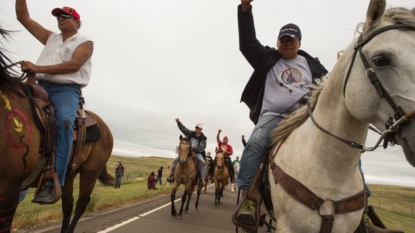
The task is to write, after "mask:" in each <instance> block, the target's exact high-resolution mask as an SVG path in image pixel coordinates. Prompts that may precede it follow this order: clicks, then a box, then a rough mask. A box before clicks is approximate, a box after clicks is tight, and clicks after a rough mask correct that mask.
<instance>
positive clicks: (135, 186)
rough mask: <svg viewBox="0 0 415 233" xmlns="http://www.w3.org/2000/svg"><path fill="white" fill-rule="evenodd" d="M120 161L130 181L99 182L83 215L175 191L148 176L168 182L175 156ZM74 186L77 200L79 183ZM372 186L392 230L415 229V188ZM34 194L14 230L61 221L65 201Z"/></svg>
mask: <svg viewBox="0 0 415 233" xmlns="http://www.w3.org/2000/svg"><path fill="white" fill-rule="evenodd" d="M120 160H121V161H123V163H124V165H125V166H126V167H127V168H126V169H125V173H126V174H128V181H124V182H123V183H122V185H121V188H120V189H114V188H113V187H104V186H102V185H101V184H100V183H99V182H97V184H96V185H95V189H94V191H93V192H92V195H91V202H90V204H89V205H88V207H87V210H86V212H85V213H84V215H83V217H85V216H89V215H94V214H96V213H98V212H102V211H108V210H111V209H115V208H119V207H122V206H125V205H129V204H134V203H138V202H140V201H143V200H147V199H150V198H154V197H156V196H158V195H165V194H169V193H171V186H169V185H166V186H164V187H163V189H160V186H159V185H158V186H157V187H158V188H159V190H148V189H147V179H146V178H147V176H148V175H149V174H150V173H151V172H152V171H154V172H157V170H158V169H159V168H160V166H163V167H164V170H163V179H164V181H165V179H166V177H167V176H168V174H169V171H168V169H167V167H168V165H169V164H170V163H171V162H172V161H173V159H169V158H160V157H140V158H136V157H121V156H115V155H113V156H111V158H110V160H109V161H108V165H107V169H108V172H109V173H110V174H114V173H115V165H116V164H117V163H118V161H120ZM74 186H75V189H74V198H75V201H76V199H77V195H78V183H76V184H75V185H74ZM181 188H183V186H181ZM369 188H370V189H371V191H372V196H371V197H370V198H369V204H370V205H373V206H374V207H375V211H376V213H377V214H378V215H379V216H380V218H381V219H382V221H383V222H384V223H385V225H386V226H387V227H388V228H389V229H399V230H403V231H405V232H407V233H410V232H414V231H413V229H415V188H408V187H397V186H385V185H369ZM33 194H34V189H30V190H29V192H28V195H27V196H26V198H25V200H24V201H23V202H22V203H21V204H20V205H19V207H18V209H17V211H16V215H15V218H14V221H13V229H14V230H18V229H26V230H30V229H33V228H38V227H44V226H47V225H50V224H56V223H59V222H61V219H62V214H61V202H60V201H59V202H58V203H56V204H54V205H38V204H33V203H31V202H30V201H31V200H32V199H33Z"/></svg>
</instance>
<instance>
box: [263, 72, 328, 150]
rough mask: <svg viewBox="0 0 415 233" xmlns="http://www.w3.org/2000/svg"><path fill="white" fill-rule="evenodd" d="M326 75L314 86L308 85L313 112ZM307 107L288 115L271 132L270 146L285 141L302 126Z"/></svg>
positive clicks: (304, 106)
mask: <svg viewBox="0 0 415 233" xmlns="http://www.w3.org/2000/svg"><path fill="white" fill-rule="evenodd" d="M327 78H328V75H326V76H324V77H323V78H321V79H319V81H318V82H316V84H312V85H309V88H310V89H312V90H313V91H312V94H311V97H310V101H309V102H310V108H311V110H314V107H315V106H316V104H317V100H318V98H319V96H320V93H321V90H322V89H323V87H324V83H325V81H326V80H327ZM308 117H309V115H308V106H307V105H303V106H302V107H300V108H299V109H297V110H296V111H294V112H293V113H291V114H290V115H288V116H287V117H286V118H285V119H284V120H282V121H281V122H280V123H279V124H278V126H277V127H276V128H275V129H273V130H272V132H271V146H274V145H276V144H277V143H278V142H279V141H283V140H285V139H286V138H287V137H288V136H289V135H290V134H291V133H292V132H293V131H294V130H295V129H296V128H298V127H299V126H300V125H302V124H303V123H304V122H305V121H306V120H307V119H308Z"/></svg>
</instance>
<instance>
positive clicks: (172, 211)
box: [170, 186, 177, 217]
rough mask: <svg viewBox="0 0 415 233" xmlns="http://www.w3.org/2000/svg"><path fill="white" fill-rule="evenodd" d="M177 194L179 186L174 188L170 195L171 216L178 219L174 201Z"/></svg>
mask: <svg viewBox="0 0 415 233" xmlns="http://www.w3.org/2000/svg"><path fill="white" fill-rule="evenodd" d="M176 192H177V186H174V188H173V190H172V191H171V194H170V201H171V216H173V217H176V215H177V211H176V207H175V206H174V200H175V199H176Z"/></svg>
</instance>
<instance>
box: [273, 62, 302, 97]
mask: <svg viewBox="0 0 415 233" xmlns="http://www.w3.org/2000/svg"><path fill="white" fill-rule="evenodd" d="M278 81H279V83H280V85H281V86H283V85H284V86H286V87H287V88H288V90H289V91H290V93H291V92H292V91H293V87H300V88H303V87H304V86H305V81H304V77H303V73H302V72H301V71H300V70H299V69H297V68H295V67H291V68H288V69H285V70H283V71H282V72H281V74H280V75H279V76H278Z"/></svg>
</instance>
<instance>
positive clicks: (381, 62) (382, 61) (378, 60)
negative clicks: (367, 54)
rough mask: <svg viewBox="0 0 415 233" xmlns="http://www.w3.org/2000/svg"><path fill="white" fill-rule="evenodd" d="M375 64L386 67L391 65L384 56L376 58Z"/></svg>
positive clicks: (374, 59)
mask: <svg viewBox="0 0 415 233" xmlns="http://www.w3.org/2000/svg"><path fill="white" fill-rule="evenodd" d="M372 61H373V63H374V64H375V65H376V66H386V65H389V61H388V60H387V59H386V58H385V57H383V56H376V57H374V58H373V59H372Z"/></svg>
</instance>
